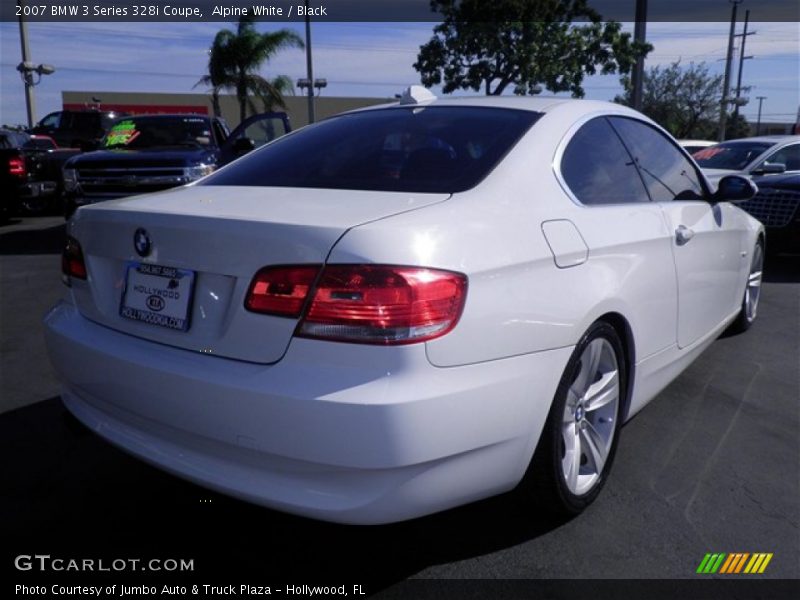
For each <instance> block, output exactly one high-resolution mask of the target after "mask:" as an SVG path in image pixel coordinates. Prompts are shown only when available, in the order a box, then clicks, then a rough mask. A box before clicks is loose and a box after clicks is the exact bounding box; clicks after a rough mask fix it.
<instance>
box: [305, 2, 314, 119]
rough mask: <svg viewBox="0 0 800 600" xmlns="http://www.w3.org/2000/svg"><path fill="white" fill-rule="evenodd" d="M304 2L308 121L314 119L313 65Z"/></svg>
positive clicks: (309, 23)
mask: <svg viewBox="0 0 800 600" xmlns="http://www.w3.org/2000/svg"><path fill="white" fill-rule="evenodd" d="M305 4H306V77H308V81H309V85H308V123H309V125H310V124H311V123H313V122H314V121H316V116H315V115H314V67H313V65H312V64H311V17H310V16H309V14H308V0H305Z"/></svg>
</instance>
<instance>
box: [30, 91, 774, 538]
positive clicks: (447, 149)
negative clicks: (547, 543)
mask: <svg viewBox="0 0 800 600" xmlns="http://www.w3.org/2000/svg"><path fill="white" fill-rule="evenodd" d="M754 192H755V188H754V185H753V184H752V183H751V182H750V181H749V180H747V179H744V178H741V177H738V176H730V177H728V178H725V179H723V180H722V181H721V182H720V185H719V189H718V190H717V191H716V192H714V193H713V194H712V193H711V192H710V190H709V188H708V186H707V183H706V181H705V179H704V177H703V175H702V174H701V173H700V171H699V169H698V168H697V166H696V164H695V163H694V162H693V160H692V159H691V158H690V157H689V155H688V154H686V152H684V151H683V150H682V149H681V148H680V146H678V145H677V143H676V142H675V141H674V140H673V139H672V138H671V137H670V136H669V135H668V134H666V133H665V132H664V131H663V130H662V129H661V128H659V127H658V126H657V125H655V124H654V123H652V122H651V121H649V120H648V119H647V118H645V117H643V116H642V115H640V114H639V113H637V112H634V111H632V110H629V109H627V108H625V107H622V106H618V105H613V104H608V103H604V102H591V101H575V100H561V99H544V98H537V99H532V98H476V99H448V100H441V99H436V98H435V97H433V96H432V95H430V94H429V93H427V92H425V91H424V90H421V89H414V88H411V89H409V90H408V91H407V92H406V94H405V95H404V96H403V98H402V99H401V100H400V101H399V102H398V103H397V104H394V105H390V106H380V107H375V108H369V109H364V110H360V111H356V112H352V113H348V114H344V115H340V116H337V117H333V118H330V119H327V120H325V121H322V122H320V123H317V124H315V125H312V126H309V127H305V128H303V129H301V130H298V131H296V132H294V133H292V134H289V135H287V136H285V137H283V138H280V139H278V140H277V141H275V142H273V143H270V144H268V145H266V146H264V147H263V148H261V149H259V150H257V151H254V152H253V153H251V154H248V155H247V156H244V157H242V158H240V159H239V160H237V161H235V162H233V163H231V164H230V165H228V166H226V167H224V168H222V169H220V170H218V171H217V172H216V173H213V174H211V175H209V176H207V177H205V178H204V179H202V180H199V181H198V182H196V183H195V184H192V185H189V186H186V187H182V188H177V189H173V190H169V191H164V192H159V193H156V194H151V195H147V196H140V197H136V198H126V199H122V200H115V201H110V202H104V203H101V204H96V205H92V206H87V207H83V208H81V209H80V210H78V212H77V213H76V215H75V217H74V218H73V219H72V221H71V222H70V225H69V230H68V233H69V237H68V243H67V246H66V249H65V251H64V255H63V270H64V280H65V282H66V283H67V285H68V286H69V287H68V288H66V289H67V293H66V296H65V299H64V300H63V301H62V302H60V303H59V304H58V305H57V306H55V307H54V308H53V309H52V310H51V311H50V313H49V314H48V315H47V316H46V319H45V321H46V336H47V347H48V351H49V354H50V357H51V360H52V362H53V364H54V365H55V367H56V369H57V371H58V374H59V376H60V378H61V379H62V380H63V383H64V392H63V400H64V403H65V404H66V406H67V408H68V409H69V410H70V411H71V412H72V413H73V414H74V415H75V416H76V417H77V418H78V419H80V420H81V421H82V422H83V423H85V424H86V425H87V426H88V427H90V428H91V429H92V430H94V431H95V432H97V433H98V434H99V435H101V436H102V437H104V438H105V439H107V440H109V441H110V442H112V443H113V444H116V445H117V446H119V447H121V448H123V449H124V450H126V451H128V452H130V453H132V454H134V455H136V456H138V457H140V458H142V459H144V460H146V461H148V462H150V463H152V464H154V465H156V466H158V467H160V468H163V469H165V470H167V471H170V472H172V473H175V474H177V475H179V476H181V477H185V478H187V479H189V480H192V481H195V482H198V483H200V484H202V485H204V486H207V487H209V488H213V489H215V490H219V491H222V492H224V493H227V494H231V495H233V496H236V497H239V498H243V499H246V500H249V501H252V502H256V503H259V504H263V505H265V506H269V507H273V508H276V509H279V510H284V511H287V512H292V513H297V514H301V515H307V516H311V517H315V518H319V519H325V520H330V521H339V522H344V523H385V522H391V521H399V520H403V519H409V518H413V517H417V516H420V515H424V514H428V513H433V512H436V511H441V510H444V509H447V508H450V507H453V506H457V505H460V504H465V503H468V502H472V501H474V500H478V499H480V498H485V497H488V496H491V495H494V494H498V493H501V492H504V491H507V490H511V489H513V488H515V487H517V486H518V485H520V484H521V486H520V491H521V493H528V494H534V495H535V496H536V498H537V503H538V501H539V500H541V501H542V502H543V503H544V504H545V505H549V506H551V507H553V508H555V509H557V510H559V511H561V512H565V513H568V514H576V513H578V512H580V511H581V510H582V509H583V508H584V507H586V506H587V505H588V504H589V503H590V502H591V501H592V500H593V499H594V498H595V497H596V496H597V494H598V492H599V491H600V488H601V487H602V485H603V483H604V481H605V480H606V478H607V476H608V473H609V469H610V467H611V463H612V461H613V458H614V452H615V448H616V444H617V438H618V435H619V430H620V425H621V424H622V423H624V422H625V421H626V420H627V419H629V418H630V417H631V416H632V415H633V414H635V413H636V412H637V411H638V410H640V409H641V408H642V407H643V406H644V405H645V404H646V403H647V402H648V401H649V400H650V399H652V398H653V397H654V396H655V395H656V394H658V392H659V391H660V390H662V389H663V388H664V387H665V386H666V385H667V384H668V383H669V382H670V381H671V380H672V379H674V378H675V377H676V376H677V375H678V374H679V373H680V372H681V370H683V369H684V368H685V367H686V366H687V365H688V364H689V363H690V362H691V361H692V360H694V359H695V358H696V357H697V356H698V354H699V353H700V352H702V350H703V349H704V348H705V347H706V346H707V345H708V344H710V343H711V342H712V341H713V340H714V339H715V337H716V336H717V335H718V334H719V333H720V332H721V331H723V329H724V328H726V327H728V326H733V327H737V328H739V329H746V328H748V327H749V326H750V324H751V323H752V322H753V320H754V319H755V317H756V309H757V307H758V300H759V291H760V283H761V265H762V256H763V253H764V243H765V241H764V232H763V228H762V226H761V225H760V224H759V223H758V221H756V220H754V219H752V218H751V217H750V216H748V215H747V214H746V213H745V212H743V211H741V210H740V209H738V208H737V207H735V206H734V205H733V204H732V202H734V201H738V200H745V199H747V198H749V197H751V196H752V195H753V193H754Z"/></svg>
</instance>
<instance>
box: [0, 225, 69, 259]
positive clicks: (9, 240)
mask: <svg viewBox="0 0 800 600" xmlns="http://www.w3.org/2000/svg"><path fill="white" fill-rule="evenodd" d="M66 236H67V234H66V225H64V224H61V225H55V226H53V227H48V228H47V229H18V230H14V231H5V230H3V229H2V228H0V255H12V254H61V251H62V250H63V249H64V242H65V241H66Z"/></svg>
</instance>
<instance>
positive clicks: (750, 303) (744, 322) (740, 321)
mask: <svg viewBox="0 0 800 600" xmlns="http://www.w3.org/2000/svg"><path fill="white" fill-rule="evenodd" d="M763 273H764V242H763V240H761V239H760V238H759V240H758V241H757V242H756V245H755V246H754V247H753V259H752V260H751V261H750V273H749V274H748V276H747V284H746V285H745V288H744V297H743V298H742V308H741V310H740V311H739V316H738V317H736V320H735V321H734V322H733V323H732V324H731V326H730V332H731V333H741V332H743V331H747V330H748V329H750V327H752V325H753V323H755V320H756V317H757V316H758V302H759V300H760V299H761V280H762V278H763Z"/></svg>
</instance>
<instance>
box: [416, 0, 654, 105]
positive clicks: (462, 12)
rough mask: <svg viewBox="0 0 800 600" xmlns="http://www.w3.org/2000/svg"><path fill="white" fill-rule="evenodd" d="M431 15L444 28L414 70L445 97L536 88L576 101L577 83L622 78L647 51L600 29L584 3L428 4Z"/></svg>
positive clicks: (615, 29) (440, 0) (468, 0)
mask: <svg viewBox="0 0 800 600" xmlns="http://www.w3.org/2000/svg"><path fill="white" fill-rule="evenodd" d="M431 8H432V9H433V10H434V11H437V12H439V13H441V14H442V15H443V16H444V21H443V22H442V23H441V24H440V25H437V26H436V27H435V28H434V30H433V31H434V35H433V37H432V38H431V40H430V41H429V42H428V43H426V44H424V45H423V46H422V47H421V48H420V51H419V54H418V56H417V62H416V63H414V68H415V69H416V70H417V71H418V72H419V73H420V78H421V80H422V84H423V85H425V86H428V87H431V86H434V85H440V84H443V89H444V92H445V93H446V94H449V93H451V92H454V91H456V90H458V89H472V90H475V91H480V90H481V89H483V90H484V91H485V93H486V94H487V95H499V94H502V93H503V92H504V91H505V90H506V89H508V88H509V87H510V86H511V88H512V89H513V91H514V93H515V94H519V95H525V94H534V93H536V92H537V91H539V89H538V86H539V85H543V86H544V87H546V88H547V89H548V90H550V91H552V92H572V95H573V96H574V97H583V95H584V90H583V87H582V83H583V78H584V76H586V75H594V74H595V73H603V74H608V73H616V72H619V73H623V74H625V73H629V72H630V71H631V69H632V68H633V66H634V64H635V62H636V59H637V58H638V57H639V56H644V55H646V54H647V53H648V52H649V51H650V50H651V49H652V46H651V45H650V44H640V43H639V42H635V41H634V40H633V39H632V37H631V35H630V34H629V33H623V32H622V31H621V25H620V24H619V23H617V22H614V21H611V22H603V21H602V18H601V16H600V15H599V14H598V13H597V12H595V11H594V10H593V9H592V8H591V7H590V6H589V5H588V1H587V0H493V1H492V2H486V1H485V0H431ZM509 19H514V20H513V21H509ZM575 21H579V22H580V23H574V22H575Z"/></svg>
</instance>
